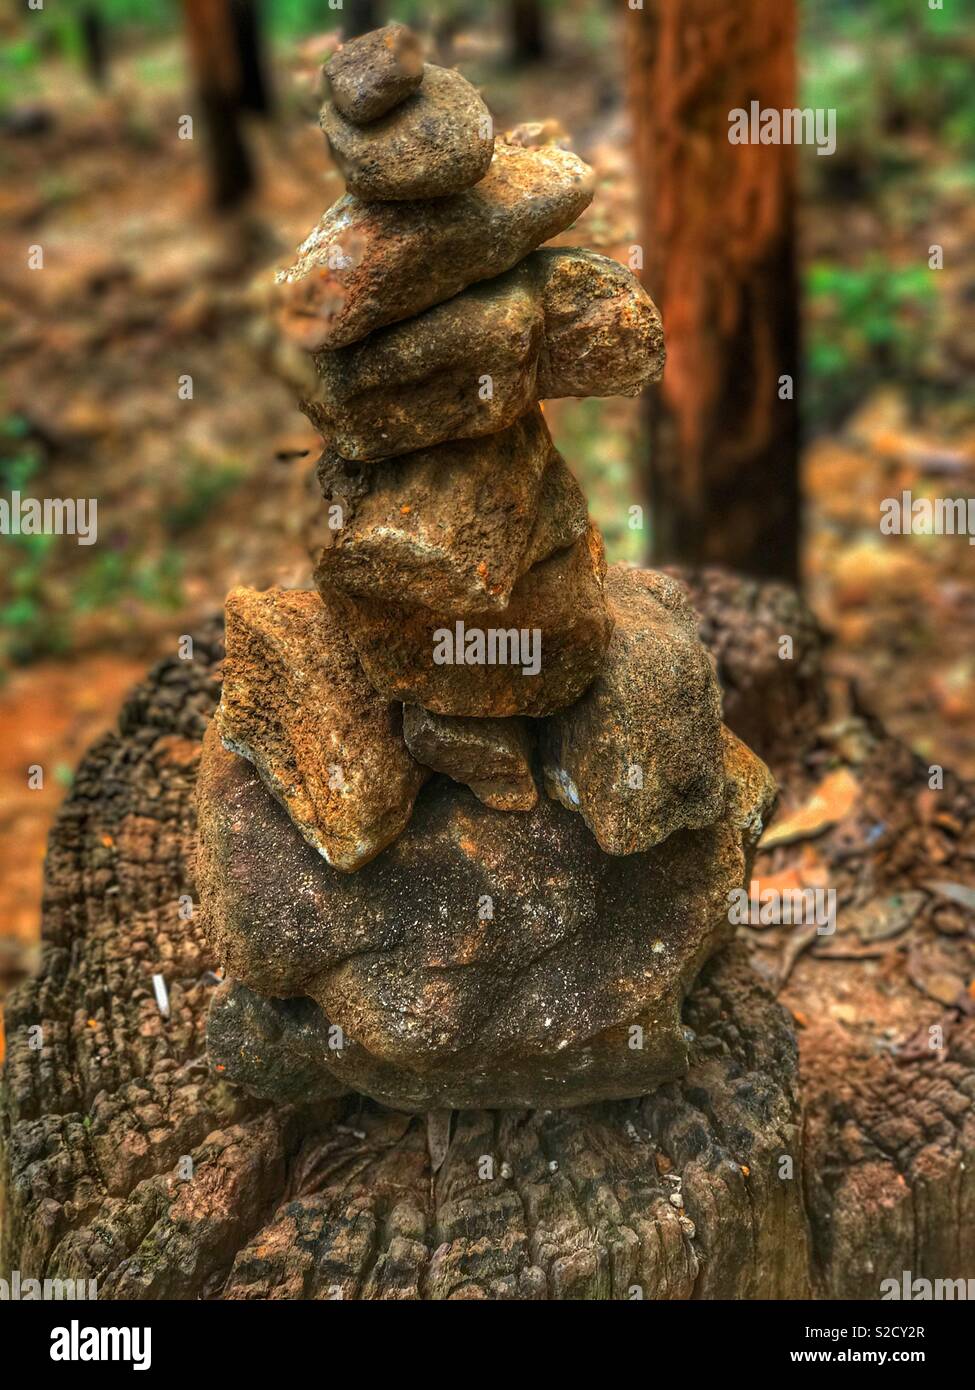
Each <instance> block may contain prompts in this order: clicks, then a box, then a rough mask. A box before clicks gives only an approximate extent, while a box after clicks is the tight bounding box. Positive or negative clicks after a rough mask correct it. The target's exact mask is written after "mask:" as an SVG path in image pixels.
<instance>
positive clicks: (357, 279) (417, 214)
mask: <svg viewBox="0 0 975 1390" xmlns="http://www.w3.org/2000/svg"><path fill="white" fill-rule="evenodd" d="M592 195H593V174H592V170H591V169H590V168H589V166H588V165H586V164H583V162H582V160H581V159H579V158H578V157H577V156H576V155H574V154H570V153H569V152H568V151H566V150H560V149H557V148H555V147H554V146H546V147H545V148H544V149H537V150H536V149H521V148H518V147H516V146H511V145H505V144H503V143H502V142H501V141H500V140H498V141H495V147H494V158H493V160H492V162H491V166H490V168H489V169H488V172H487V173H486V174H485V176H484V178H483V179H481V181H480V183H477V184H475V185H474V187H473V188H468V189H466V190H465V191H464V192H463V193H455V194H454V195H453V196H452V197H450V198H438V199H436V200H429V199H420V200H417V201H415V202H405V203H363V202H362V201H361V200H360V199H358V198H356V197H355V196H354V195H353V194H351V193H347V194H345V196H344V197H342V198H340V199H339V200H338V202H337V203H336V204H335V205H334V206H333V207H332V208H330V209H329V211H328V212H327V213H326V214H325V216H324V217H323V218H322V220H321V221H320V222H319V224H318V226H317V227H316V228H315V230H314V231H313V232H312V233H311V235H310V236H308V237H307V238H306V239H305V241H304V242H303V243H302V245H301V246H300V247H299V249H298V259H297V261H296V262H295V264H294V265H293V266H292V267H291V268H290V269H289V270H285V271H281V272H280V274H279V276H278V286H279V293H280V323H281V326H282V328H283V330H284V332H285V333H286V334H288V336H290V337H292V338H293V339H294V341H296V342H297V343H298V344H299V345H300V346H301V347H304V348H306V349H307V350H308V351H309V352H314V351H317V350H318V349H320V348H324V347H331V348H337V347H344V346H345V345H347V344H348V343H354V342H356V341H357V340H358V339H359V338H364V337H365V336H366V334H367V333H372V332H374V331H375V330H376V329H377V328H383V327H385V325H386V324H389V323H396V322H398V321H399V320H400V319H405V318H410V317H412V315H414V314H419V313H421V312H422V311H423V310H424V309H429V308H430V307H431V305H433V304H439V303H441V302H442V301H443V300H445V299H450V298H451V297H452V296H453V295H455V294H457V293H459V291H460V290H463V289H466V288H467V286H468V285H471V284H474V283H475V282H476V281H478V280H487V279H490V277H491V276H493V275H500V274H502V272H503V271H505V270H509V269H510V268H511V267H512V266H513V265H516V264H517V263H518V261H520V260H521V259H522V258H523V257H524V256H526V255H527V254H528V252H529V251H533V250H534V249H535V247H536V246H540V245H541V243H542V242H543V241H548V240H549V238H550V237H553V236H556V235H557V234H558V233H559V232H561V231H564V230H565V228H566V227H568V226H571V224H572V223H573V222H574V221H575V219H576V218H577V217H578V216H579V214H580V213H581V212H583V211H584V210H585V208H587V207H588V206H589V203H590V202H591V201H592Z"/></svg>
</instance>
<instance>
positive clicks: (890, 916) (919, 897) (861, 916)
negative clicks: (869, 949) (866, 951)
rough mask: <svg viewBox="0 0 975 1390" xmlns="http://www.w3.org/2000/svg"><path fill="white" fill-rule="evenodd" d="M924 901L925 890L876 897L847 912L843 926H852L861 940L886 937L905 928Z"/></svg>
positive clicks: (879, 939) (897, 933)
mask: <svg viewBox="0 0 975 1390" xmlns="http://www.w3.org/2000/svg"><path fill="white" fill-rule="evenodd" d="M925 902H926V898H925V896H924V894H923V893H918V892H914V893H894V894H892V895H891V896H890V897H889V898H876V899H874V901H873V902H869V903H867V904H866V905H865V906H864V907H861V908H857V909H855V910H854V911H853V912H852V913H850V914H849V915H848V916H847V918H846V922H845V926H846V927H847V928H849V927H852V928H853V930H854V931H855V932H856V934H857V936H859V938H860V940H861V941H889V940H890V938H891V937H892V936H900V934H901V932H902V931H906V930H907V928H908V927H909V926H910V925H911V923H912V922H913V921H914V918H915V917H916V916H917V914H918V913H919V912H920V910H921V908H922V907H923V906H924V904H925Z"/></svg>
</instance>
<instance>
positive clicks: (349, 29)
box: [342, 0, 383, 39]
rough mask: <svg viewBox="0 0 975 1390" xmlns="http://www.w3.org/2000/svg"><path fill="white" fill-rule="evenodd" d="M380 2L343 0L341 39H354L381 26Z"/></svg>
mask: <svg viewBox="0 0 975 1390" xmlns="http://www.w3.org/2000/svg"><path fill="white" fill-rule="evenodd" d="M382 13H383V5H382V0H343V8H342V16H343V18H342V37H343V38H345V39H354V38H355V37H356V36H357V35H358V34H368V33H369V31H370V29H379V28H380V27H381V26H382V24H383V18H382Z"/></svg>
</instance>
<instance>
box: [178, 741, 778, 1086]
mask: <svg viewBox="0 0 975 1390" xmlns="http://www.w3.org/2000/svg"><path fill="white" fill-rule="evenodd" d="M724 749H725V774H726V783H725V786H726V800H725V806H724V811H723V814H722V815H721V816H720V818H719V819H718V820H717V821H716V822H715V823H714V824H713V825H712V826H709V827H707V828H706V829H703V830H698V831H689V830H682V831H678V832H676V833H675V834H674V835H672V836H670V838H669V839H668V840H666V841H665V842H664V843H663V844H661V845H658V846H656V847H655V848H654V849H652V850H650V851H648V852H647V853H646V854H642V855H633V856H629V857H627V858H619V857H614V856H610V855H605V854H603V853H602V851H601V850H600V849H599V847H598V846H597V844H596V842H595V840H594V839H593V838H592V836H591V835H590V834H589V831H588V830H587V829H586V827H585V825H584V824H583V822H582V820H581V819H580V818H579V817H578V816H573V815H570V814H569V813H568V812H567V811H566V810H565V809H564V808H563V807H562V806H560V805H558V804H556V803H555V802H552V801H550V800H548V799H547V798H545V797H542V798H540V800H539V802H538V804H537V805H536V806H535V808H534V809H533V810H531V811H527V812H525V813H524V814H523V815H520V816H510V815H499V814H497V812H494V811H491V810H489V809H488V808H486V807H484V806H482V805H481V803H480V802H479V801H478V800H477V799H476V797H475V796H474V795H473V794H472V793H471V792H470V791H469V790H468V789H467V788H465V787H461V786H459V785H458V784H457V783H456V782H452V781H450V780H448V779H446V778H443V779H436V780H435V781H433V782H431V783H430V784H429V785H428V787H427V788H426V790H425V791H424V793H423V794H422V795H421V797H420V798H419V800H418V801H417V805H416V810H415V813H414V816H413V819H412V821H411V823H410V826H409V828H408V830H407V832H406V833H405V834H404V835H402V836H400V838H399V839H398V840H396V841H395V843H394V844H392V845H391V846H390V847H389V848H388V849H387V850H386V851H385V853H384V854H383V855H382V856H381V857H380V858H379V859H376V860H374V861H373V862H372V863H371V864H369V865H367V866H366V867H365V868H364V869H362V870H361V871H360V873H359V874H357V875H356V876H355V877H354V878H350V877H349V876H347V875H342V874H339V873H336V872H335V871H334V870H333V869H330V868H329V867H328V865H327V864H325V863H324V861H323V860H322V859H321V858H320V857H318V856H317V855H315V853H314V852H313V851H312V850H311V849H310V848H309V846H308V845H307V844H306V843H305V842H304V841H303V840H302V839H301V837H300V836H299V835H298V834H297V833H296V831H295V830H294V828H293V827H292V826H291V824H290V822H289V821H288V819H287V817H286V815H285V814H284V812H283V811H282V810H281V808H280V807H279V806H278V805H277V803H276V802H275V801H274V800H273V799H272V798H271V797H269V796H268V795H267V793H266V791H265V790H264V788H263V787H262V785H261V783H260V781H259V779H258V778H257V776H256V775H255V773H254V771H253V769H252V768H251V767H250V765H249V764H248V763H246V762H244V761H243V760H241V759H239V758H236V757H235V756H234V755H232V754H231V753H229V752H227V751H226V750H224V749H223V748H222V747H221V746H220V743H219V741H218V740H217V739H216V738H215V737H209V736H208V739H207V741H206V744H205V747H204V756H203V762H202V766H201V773H200V793H199V815H200V825H201V831H202V836H203V841H202V847H201V854H200V865H199V878H200V885H201V889H202V893H203V904H204V913H203V924H204V928H205V930H206V931H207V933H208V935H209V937H210V940H211V942H212V944H213V945H214V947H215V948H216V950H217V952H218V954H219V955H220V958H221V959H222V961H223V962H224V964H225V966H226V967H227V969H228V971H229V973H230V975H231V977H232V978H233V979H234V980H235V982H236V987H235V988H233V989H229V990H227V991H222V992H221V995H220V996H219V997H218V999H217V1001H216V1002H215V1005H214V1012H213V1016H212V1018H211V1023H210V1029H211V1034H210V1036H211V1043H210V1049H211V1056H212V1057H214V1058H215V1059H216V1060H218V1062H219V1064H220V1065H221V1066H222V1067H224V1070H223V1071H222V1072H221V1076H222V1077H223V1079H225V1080H228V1081H237V1080H240V1081H241V1083H242V1084H246V1085H248V1086H250V1087H252V1088H253V1089H256V1090H258V1091H259V1092H260V1093H262V1094H265V1095H267V1096H269V1097H270V1098H273V1099H274V1100H276V1101H278V1102H282V1101H286V1100H289V1099H294V1100H301V1099H303V1098H308V1097H309V1095H310V1093H311V1090H312V1083H311V1081H310V1072H311V1071H313V1070H314V1068H315V1067H316V1066H317V1067H318V1068H320V1069H321V1071H322V1072H323V1073H327V1074H328V1076H329V1077H330V1078H332V1080H333V1081H334V1082H335V1083H337V1084H339V1085H343V1086H348V1087H351V1088H353V1089H355V1090H359V1091H364V1092H365V1093H366V1094H367V1095H370V1096H373V1097H375V1099H376V1100H378V1101H380V1102H382V1103H383V1104H386V1105H391V1106H394V1107H396V1108H398V1109H404V1110H423V1109H430V1108H439V1107H449V1108H460V1107H465V1106H475V1107H483V1106H487V1107H527V1106H542V1107H545V1106H550V1107H558V1106H566V1105H582V1104H588V1103H592V1102H595V1101H600V1100H608V1099H611V1098H614V1097H626V1096H635V1095H641V1094H643V1093H644V1092H646V1091H649V1090H651V1089H653V1088H654V1087H656V1086H658V1085H660V1084H662V1083H663V1082H665V1081H669V1080H672V1079H674V1078H675V1077H677V1076H679V1075H681V1074H682V1073H683V1071H684V1070H685V1068H686V1065H687V1037H686V1035H685V1032H684V1029H683V1027H682V1025H681V1019H680V1008H681V1002H682V999H683V996H684V992H685V990H686V989H687V987H688V984H689V982H690V981H691V980H692V979H693V977H694V975H695V974H696V972H697V971H698V969H699V968H700V966H701V965H702V964H703V962H704V961H705V960H706V959H707V957H708V956H710V955H711V954H712V953H713V952H714V951H715V950H716V949H717V947H718V946H719V945H721V944H722V943H723V942H725V941H727V940H728V939H730V937H731V936H732V935H733V932H734V928H733V926H732V925H731V924H730V923H729V920H728V895H729V893H730V892H731V891H732V890H733V889H737V888H741V887H742V886H744V884H745V883H746V882H747V881H748V878H749V872H750V863H751V857H752V853H753V849H754V842H755V836H756V833H757V832H758V831H759V830H760V827H761V822H762V818H763V817H764V815H765V814H766V812H767V810H768V807H769V804H770V802H771V799H772V795H773V790H772V783H771V779H770V777H769V774H768V772H767V769H766V768H765V767H764V765H763V764H762V763H761V762H759V760H758V759H757V758H756V757H755V756H754V755H753V754H752V753H750V752H749V751H748V749H747V748H745V747H744V745H743V744H741V743H739V742H738V740H736V739H735V738H734V736H733V735H731V734H727V735H726V736H725V740H724ZM231 865H232V872H231V871H230V866H231ZM241 987H246V989H247V990H251V991H256V992H258V993H265V994H271V995H279V996H280V995H285V994H287V995H291V996H295V995H297V996H305V997H306V998H308V999H311V1000H314V1001H315V1003H314V1005H313V1006H311V1007H309V1005H308V1004H307V1003H302V1002H299V1001H296V1000H294V999H289V1000H288V1001H287V1002H283V1001H282V1000H280V999H278V1000H265V1001H260V1000H258V999H256V998H254V997H253V995H248V994H245V993H244V992H243V990H242V988H241ZM228 998H229V999H232V1000H236V1001H237V1002H236V1005H235V1007H236V1008H237V1016H236V1019H235V1020H234V1021H231V1022H230V1023H227V1022H226V1020H225V1017H224V1016H223V1010H224V1009H225V1008H226V1007H227V1001H228ZM248 1014H249V1015H250V1017H252V1018H255V1019H256V1020H257V1021H256V1023H255V1025H254V1035H255V1038H256V1040H257V1041H256V1043H255V1045H253V1046H250V1047H248V1043H247V1037H246V1034H245V1032H244V1029H245V1026H249V1025H246V1018H247V1016H248ZM634 1030H636V1031H634ZM269 1040H273V1057H271V1058H269V1057H268V1048H267V1046H266V1044H267V1042H268V1041H269ZM330 1044H331V1045H330ZM336 1044H338V1045H339V1047H338V1048H337V1047H336ZM292 1058H293V1061H292ZM262 1068H264V1069H265V1070H266V1074H265V1076H264V1077H262V1076H261V1069H262ZM324 1084H326V1083H325V1082H324V1078H323V1085H324Z"/></svg>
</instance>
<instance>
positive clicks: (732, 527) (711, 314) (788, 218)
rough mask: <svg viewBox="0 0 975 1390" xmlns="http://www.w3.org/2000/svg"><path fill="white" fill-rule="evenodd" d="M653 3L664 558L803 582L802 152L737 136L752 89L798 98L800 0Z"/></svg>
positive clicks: (639, 84) (651, 279) (643, 62)
mask: <svg viewBox="0 0 975 1390" xmlns="http://www.w3.org/2000/svg"><path fill="white" fill-rule="evenodd" d="M646 4H647V8H646V9H645V10H642V11H641V10H631V11H629V12H628V13H627V16H626V21H627V24H628V26H629V32H628V51H629V75H630V98H631V106H632V115H633V124H634V144H635V151H634V152H635V161H636V168H637V186H638V189H639V196H640V199H641V209H640V213H641V222H642V229H641V233H642V234H641V244H642V246H643V247H644V281H645V283H646V286H647V289H648V290H649V292H650V293H651V295H652V296H653V297H654V299H655V300H656V301H657V303H658V304H659V306H660V309H661V312H662V314H663V319H664V328H665V331H666V335H667V351H668V360H667V367H666V370H665V372H664V378H663V382H662V385H661V387H660V388H659V390H658V391H656V392H654V393H653V397H652V399H651V401H650V403H649V406H648V409H649V412H650V431H649V436H650V437H649V448H650V457H649V464H648V468H649V492H650V497H651V504H652V517H651V522H652V530H653V551H654V558H655V560H657V561H679V562H683V563H693V564H699V563H712V564H720V565H726V566H728V567H730V568H733V569H737V570H741V571H744V572H746V573H751V574H754V575H759V576H769V577H775V578H781V579H787V580H793V581H794V580H795V579H796V578H797V577H798V568H799V482H798V451H799V429H798V404H797V399H782V398H781V396H783V395H786V394H787V393H788V392H789V391H790V390H791V393H792V395H793V396H794V397H795V396H797V394H798V393H797V390H796V383H797V371H798V362H799V324H798V317H799V311H798V290H797V280H796V263H795V262H796V257H795V227H794V217H795V168H796V161H795V154H796V151H795V150H794V149H793V148H792V147H791V146H789V145H783V144H778V145H761V144H742V145H732V144H731V143H730V142H729V139H728V132H729V129H730V125H729V112H731V111H732V110H734V109H736V108H742V109H743V110H745V111H749V109H750V105H749V104H750V102H751V101H752V100H753V99H754V100H757V101H758V103H759V105H760V107H762V108H765V107H771V108H775V109H776V110H779V111H781V110H782V109H783V108H785V107H791V106H794V105H795V104H796V102H795V95H796V62H795V5H794V0H777V3H776V4H774V5H771V4H769V3H768V0H735V3H734V4H729V3H727V0H646ZM786 377H787V378H790V379H791V386H790V385H789V384H787V383H783V381H782V379H783V378H786Z"/></svg>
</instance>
